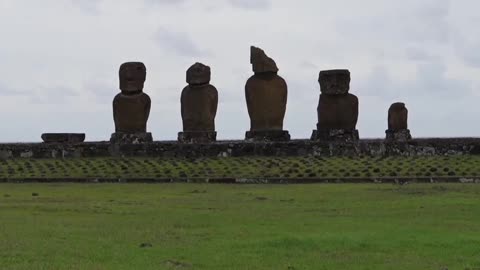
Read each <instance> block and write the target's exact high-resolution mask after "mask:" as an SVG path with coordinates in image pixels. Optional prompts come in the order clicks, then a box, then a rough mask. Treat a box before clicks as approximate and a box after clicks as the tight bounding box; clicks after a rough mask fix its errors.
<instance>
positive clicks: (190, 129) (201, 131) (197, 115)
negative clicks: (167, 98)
mask: <svg viewBox="0 0 480 270" xmlns="http://www.w3.org/2000/svg"><path fill="white" fill-rule="evenodd" d="M187 83H188V85H187V86H186V87H185V88H184V89H183V91H182V96H181V98H180V102H181V109H182V120H183V132H180V133H178V141H180V142H192V143H205V142H212V141H215V140H216V137H217V133H216V132H215V115H216V114H217V105H218V92H217V89H216V88H215V87H214V86H213V85H211V84H210V67H208V66H206V65H204V64H201V63H195V64H194V65H193V66H191V67H190V68H189V69H188V70H187Z"/></svg>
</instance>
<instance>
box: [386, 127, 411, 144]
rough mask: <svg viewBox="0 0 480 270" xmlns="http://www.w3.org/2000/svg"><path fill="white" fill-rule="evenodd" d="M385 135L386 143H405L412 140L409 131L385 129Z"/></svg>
mask: <svg viewBox="0 0 480 270" xmlns="http://www.w3.org/2000/svg"><path fill="white" fill-rule="evenodd" d="M385 133H386V139H387V141H397V142H406V141H409V140H411V139H412V135H411V134H410V130H409V129H396V130H393V129H387V130H386V131H385Z"/></svg>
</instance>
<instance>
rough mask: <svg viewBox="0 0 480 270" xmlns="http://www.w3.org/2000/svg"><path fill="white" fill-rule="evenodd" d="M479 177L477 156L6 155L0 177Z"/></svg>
mask: <svg viewBox="0 0 480 270" xmlns="http://www.w3.org/2000/svg"><path fill="white" fill-rule="evenodd" d="M448 176H451V177H457V176H465V177H478V176H480V156H423V157H386V158H384V157H359V158H349V157H330V158H319V157H239V158H199V159H190V160H189V159H181V158H89V159H85V158H72V159H7V160H1V161H0V178H2V179H19V178H58V179H68V178H222V177H234V178H285V179H289V178H292V179H296V178H332V177H334V178H345V177H347V178H356V177H359V178H376V177H407V178H409V177H411V178H415V177H448Z"/></svg>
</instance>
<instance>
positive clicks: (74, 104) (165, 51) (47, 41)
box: [0, 0, 480, 142]
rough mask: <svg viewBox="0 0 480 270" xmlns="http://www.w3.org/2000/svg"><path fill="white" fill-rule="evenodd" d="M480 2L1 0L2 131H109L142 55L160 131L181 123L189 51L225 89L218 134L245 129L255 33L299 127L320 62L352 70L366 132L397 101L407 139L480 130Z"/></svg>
mask: <svg viewBox="0 0 480 270" xmlns="http://www.w3.org/2000/svg"><path fill="white" fill-rule="evenodd" d="M479 10H480V2H479V1H478V0H454V1H453V0H452V1H448V0H402V1H398V0H362V1H358V0H336V1H331V0H328V1H327V0H296V1H292V0H201V1H200V0H143V1H140V0H138V1H131V0H42V1H37V0H0V34H1V35H0V36H1V41H0V74H1V76H0V110H1V113H0V121H1V123H2V124H1V126H2V128H1V132H0V141H2V142H14V141H23V142H27V141H40V134H41V133H43V132H85V133H86V134H87V140H108V139H109V138H110V134H111V133H112V132H113V131H114V125H113V119H112V105H111V102H112V100H113V97H114V96H115V95H116V94H117V93H118V92H119V89H118V67H119V65H120V64H121V63H123V62H126V61H142V62H144V63H145V65H146V66H147V81H146V83H145V89H144V90H145V92H146V93H147V94H148V95H150V97H151V98H152V111H151V113H150V119H149V122H148V130H149V131H151V132H152V133H153V136H154V139H155V140H171V139H176V136H177V132H178V131H180V130H181V129H182V121H181V116H180V101H179V99H180V93H181V90H182V88H183V87H184V86H185V85H186V82H185V71H186V69H187V68H188V67H189V66H190V65H192V64H193V63H194V62H197V61H198V62H202V63H204V64H206V65H209V66H210V67H211V69H212V82H211V83H212V84H213V85H215V86H216V87H217V89H218V91H219V106H218V113H217V118H216V127H217V131H218V138H219V139H243V137H244V134H245V131H246V130H248V129H249V124H250V123H249V118H248V113H247V109H246V104H245V97H244V85H245V82H246V80H247V79H248V78H249V77H250V76H251V74H252V72H251V66H250V63H249V52H250V50H249V47H250V45H255V46H259V47H261V48H262V49H264V50H265V52H266V53H267V54H268V55H269V56H270V57H272V58H273V59H274V60H275V61H276V63H277V65H278V67H279V69H280V71H279V75H281V76H282V77H283V78H285V80H286V81H287V84H288V86H289V96H288V105H287V115H286V118H285V123H284V128H285V129H287V130H289V131H290V134H291V135H292V137H293V138H308V137H309V136H310V134H311V132H312V129H314V128H315V125H316V122H317V115H316V107H317V104H318V95H319V92H320V91H319V85H318V82H317V77H318V72H319V71H320V70H324V69H337V68H347V69H349V70H350V72H351V74H352V82H351V90H350V92H351V93H352V94H355V95H357V96H358V98H359V102H360V108H359V111H360V115H359V123H358V125H357V128H358V129H359V131H360V137H384V135H385V129H386V126H387V120H386V118H387V110H388V107H389V106H390V104H391V103H393V102H397V101H403V102H405V103H406V105H407V108H408V110H409V126H410V129H411V132H412V135H413V136H414V137H447V136H448V137H452V136H480V106H478V104H479V103H480V27H479V26H480V13H479Z"/></svg>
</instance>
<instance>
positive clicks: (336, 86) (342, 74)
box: [318, 69, 350, 95]
mask: <svg viewBox="0 0 480 270" xmlns="http://www.w3.org/2000/svg"><path fill="white" fill-rule="evenodd" d="M318 82H319V83H320V91H321V92H322V93H323V94H327V95H343V94H347V93H348V90H350V71H348V69H334V70H323V71H320V74H319V76H318Z"/></svg>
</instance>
